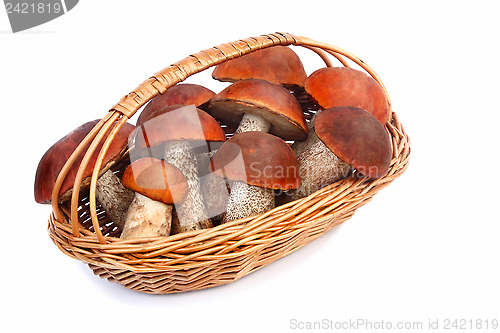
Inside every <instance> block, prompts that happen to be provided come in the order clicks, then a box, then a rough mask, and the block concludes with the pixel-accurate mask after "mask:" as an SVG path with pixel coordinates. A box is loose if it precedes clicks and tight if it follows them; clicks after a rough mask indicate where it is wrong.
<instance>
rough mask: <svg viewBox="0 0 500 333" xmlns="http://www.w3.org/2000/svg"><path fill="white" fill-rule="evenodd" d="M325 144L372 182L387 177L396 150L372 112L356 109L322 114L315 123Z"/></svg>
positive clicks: (317, 131) (344, 107)
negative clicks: (393, 152) (371, 179)
mask: <svg viewBox="0 0 500 333" xmlns="http://www.w3.org/2000/svg"><path fill="white" fill-rule="evenodd" d="M314 129H315V131H316V134H317V135H318V137H319V138H320V140H321V141H323V143H324V144H325V145H326V146H327V147H328V148H329V149H330V150H331V151H332V152H333V153H334V154H335V155H336V156H337V157H338V158H340V159H341V160H342V161H344V162H346V163H349V164H351V165H352V166H353V167H354V168H355V169H356V170H358V171H359V172H360V173H362V174H363V175H365V176H367V177H370V178H379V177H382V176H384V175H385V174H387V172H388V170H389V166H390V163H391V157H392V146H391V141H390V139H389V136H388V135H387V132H386V130H385V128H384V126H383V125H382V124H381V123H380V122H379V121H378V120H377V118H375V117H374V116H373V115H371V114H370V113H369V112H367V111H365V110H362V109H359V108H355V107H352V106H338V107H334V108H330V109H327V110H324V111H322V112H321V113H319V114H318V115H316V118H315V120H314Z"/></svg>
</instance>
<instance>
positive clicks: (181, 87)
mask: <svg viewBox="0 0 500 333" xmlns="http://www.w3.org/2000/svg"><path fill="white" fill-rule="evenodd" d="M213 96H215V93H214V92H213V91H212V90H210V89H208V88H205V87H203V86H201V85H198V84H191V83H179V84H176V85H175V86H172V87H170V88H168V89H167V91H165V93H163V94H162V95H158V96H156V97H155V98H153V99H152V100H151V101H149V103H148V104H147V105H146V107H145V108H144V110H143V111H142V112H141V114H140V115H139V118H137V123H136V126H139V125H140V124H142V123H143V122H145V121H146V120H148V119H151V118H153V117H154V113H155V112H157V111H158V110H161V109H163V108H164V107H167V106H172V105H176V104H182V105H191V104H192V105H194V106H196V107H197V108H199V109H201V110H203V111H206V109H207V107H208V102H209V101H210V99H211V98H212V97H213Z"/></svg>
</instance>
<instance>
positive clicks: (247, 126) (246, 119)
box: [234, 113, 271, 134]
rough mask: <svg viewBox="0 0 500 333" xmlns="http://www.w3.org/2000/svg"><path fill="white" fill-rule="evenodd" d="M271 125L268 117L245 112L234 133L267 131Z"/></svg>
mask: <svg viewBox="0 0 500 333" xmlns="http://www.w3.org/2000/svg"><path fill="white" fill-rule="evenodd" d="M270 127H271V123H270V122H269V121H267V120H266V119H264V118H262V117H260V116H257V115H254V114H251V113H245V115H244V116H243V118H241V121H240V124H239V125H238V128H237V129H236V131H235V132H234V134H238V133H243V132H252V131H255V132H266V133H267V132H269V128H270Z"/></svg>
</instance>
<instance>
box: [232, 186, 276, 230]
mask: <svg viewBox="0 0 500 333" xmlns="http://www.w3.org/2000/svg"><path fill="white" fill-rule="evenodd" d="M274 204H275V203H274V191H273V190H272V189H268V188H263V187H258V186H253V185H248V184H246V183H243V182H232V184H231V194H230V195H229V200H228V203H227V208H226V215H225V216H224V218H223V220H222V223H225V222H229V221H234V220H237V219H241V218H245V217H248V216H253V215H258V214H262V213H265V212H267V211H268V210H271V209H273V208H274Z"/></svg>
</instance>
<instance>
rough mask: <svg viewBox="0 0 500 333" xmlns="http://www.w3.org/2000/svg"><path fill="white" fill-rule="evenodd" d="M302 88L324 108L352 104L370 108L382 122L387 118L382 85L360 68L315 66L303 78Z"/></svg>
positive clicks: (385, 100) (386, 106)
mask: <svg viewBox="0 0 500 333" xmlns="http://www.w3.org/2000/svg"><path fill="white" fill-rule="evenodd" d="M305 90H306V92H307V93H308V94H309V95H310V96H311V97H312V99H314V100H315V101H316V102H317V103H318V104H319V105H320V106H321V107H322V108H324V109H328V108H331V107H334V106H354V107H357V108H360V109H363V110H366V111H368V112H370V113H371V114H373V115H374V116H375V117H376V118H377V119H378V120H379V121H380V122H381V123H382V124H383V125H385V123H387V122H388V121H389V103H388V101H387V98H386V95H385V93H384V89H383V88H382V86H381V85H380V84H378V82H377V81H375V79H373V78H372V77H371V76H369V75H368V74H365V73H363V72H361V71H358V70H355V69H352V68H347V67H328V68H321V69H318V70H317V71H315V72H314V73H312V74H311V75H310V76H309V78H308V79H307V80H306V83H305Z"/></svg>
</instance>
